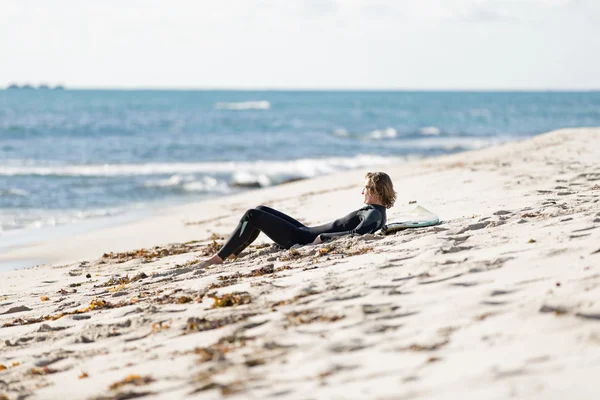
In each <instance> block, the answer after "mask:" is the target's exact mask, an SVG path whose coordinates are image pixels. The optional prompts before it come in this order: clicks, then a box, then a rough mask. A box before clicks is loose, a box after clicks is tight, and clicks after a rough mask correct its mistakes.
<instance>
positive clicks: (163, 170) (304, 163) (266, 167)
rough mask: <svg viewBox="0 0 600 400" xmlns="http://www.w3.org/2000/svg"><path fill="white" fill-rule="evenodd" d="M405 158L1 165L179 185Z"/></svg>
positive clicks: (11, 172) (5, 171) (14, 172)
mask: <svg viewBox="0 0 600 400" xmlns="http://www.w3.org/2000/svg"><path fill="white" fill-rule="evenodd" d="M399 160H402V158H399V157H382V156H376V155H357V156H354V157H350V158H341V157H332V158H305V159H299V160H292V161H256V162H233V161H230V162H206V163H148V164H105V165H97V164H96V165H63V166H39V167H36V166H29V165H26V166H6V167H3V168H0V176H27V175H38V176H70V177H80V176H83V177H116V176H152V175H171V177H170V178H168V179H166V180H159V181H149V182H148V184H150V185H155V186H159V185H163V186H168V185H178V184H181V183H185V181H186V179H187V178H185V177H184V176H185V175H191V174H206V175H210V174H226V175H231V174H234V173H240V172H243V171H246V172H249V173H252V174H256V173H264V172H265V171H268V173H269V175H270V174H284V175H291V176H297V175H300V176H301V177H312V176H317V175H320V174H327V173H332V172H336V171H339V170H346V169H350V168H360V167H363V166H369V165H378V164H386V163H390V162H394V161H399Z"/></svg>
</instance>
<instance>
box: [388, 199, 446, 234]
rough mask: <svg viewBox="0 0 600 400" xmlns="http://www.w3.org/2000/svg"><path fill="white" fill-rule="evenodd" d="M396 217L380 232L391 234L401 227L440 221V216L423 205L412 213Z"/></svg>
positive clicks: (416, 226)
mask: <svg viewBox="0 0 600 400" xmlns="http://www.w3.org/2000/svg"><path fill="white" fill-rule="evenodd" d="M394 219H395V220H396V221H395V222H388V223H387V224H386V225H385V226H384V227H383V228H381V230H380V231H379V232H378V233H380V234H382V235H389V234H391V233H394V232H396V231H399V230H401V229H408V228H421V227H424V226H433V225H437V224H438V223H439V222H440V218H439V217H438V216H437V215H435V214H434V213H432V212H431V211H429V210H426V209H425V208H423V207H421V206H417V207H416V208H415V209H414V210H412V211H411V212H410V213H407V214H404V215H400V216H399V217H396V218H394Z"/></svg>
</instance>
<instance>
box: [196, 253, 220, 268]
mask: <svg viewBox="0 0 600 400" xmlns="http://www.w3.org/2000/svg"><path fill="white" fill-rule="evenodd" d="M214 264H223V259H222V258H221V257H219V255H218V254H215V255H214V256H212V257H211V258H207V259H206V260H202V261H200V262H199V263H198V264H196V265H194V267H196V268H207V267H210V266H211V265H214Z"/></svg>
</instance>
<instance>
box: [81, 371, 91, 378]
mask: <svg viewBox="0 0 600 400" xmlns="http://www.w3.org/2000/svg"><path fill="white" fill-rule="evenodd" d="M88 377H89V375H88V374H87V373H85V372H82V373H81V375H79V379H86V378H88Z"/></svg>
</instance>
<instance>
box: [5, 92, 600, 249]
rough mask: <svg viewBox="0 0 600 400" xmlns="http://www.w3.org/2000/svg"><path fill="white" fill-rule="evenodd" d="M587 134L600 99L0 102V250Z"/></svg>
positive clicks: (201, 96) (55, 98)
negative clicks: (47, 231) (95, 223)
mask: <svg viewBox="0 0 600 400" xmlns="http://www.w3.org/2000/svg"><path fill="white" fill-rule="evenodd" d="M581 126H600V93H598V92H582V93H570V92H532V93H527V92H514V93H511V92H497V93H486V92H384V91H382V92H351V91H335V92H334V91H92V90H64V91H54V90H0V242H1V241H2V235H3V234H7V233H9V232H15V231H18V230H32V229H38V228H43V227H48V226H56V225H69V224H74V223H77V222H80V221H84V220H95V219H102V218H103V217H108V216H123V215H132V213H135V212H139V211H144V210H151V209H154V208H156V207H160V206H165V205H173V204H181V203H185V202H192V201H197V200H200V199H203V198H207V197H214V196H223V195H228V194H231V193H235V192H239V191H243V190H251V189H253V188H256V187H266V186H271V185H277V184H280V183H282V182H285V181H289V180H294V179H299V178H309V177H313V176H317V175H323V174H330V173H334V172H336V171H342V170H346V169H350V168H356V167H368V166H371V165H376V164H382V163H385V162H393V161H403V160H409V159H415V158H422V157H431V156H435V155H440V154H448V153H454V152H460V151H464V150H469V149H478V148H482V147H486V146H490V145H494V144H498V143H503V142H507V141H511V140H516V139H521V138H525V137H529V136H533V135H537V134H540V133H543V132H547V131H550V130H554V129H558V128H565V127H581Z"/></svg>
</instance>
